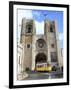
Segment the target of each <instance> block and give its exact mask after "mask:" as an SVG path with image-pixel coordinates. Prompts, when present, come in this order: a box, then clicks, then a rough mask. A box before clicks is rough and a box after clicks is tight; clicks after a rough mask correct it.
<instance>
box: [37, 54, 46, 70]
mask: <svg viewBox="0 0 71 90" xmlns="http://www.w3.org/2000/svg"><path fill="white" fill-rule="evenodd" d="M42 63H47V56H46V55H45V54H44V53H38V54H37V55H36V59H35V69H36V66H37V64H42Z"/></svg>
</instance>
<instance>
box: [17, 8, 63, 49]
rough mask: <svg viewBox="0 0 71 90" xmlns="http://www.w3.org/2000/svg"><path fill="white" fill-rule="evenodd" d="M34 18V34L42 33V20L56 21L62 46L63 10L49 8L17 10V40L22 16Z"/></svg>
mask: <svg viewBox="0 0 71 90" xmlns="http://www.w3.org/2000/svg"><path fill="white" fill-rule="evenodd" d="M24 17H25V18H27V19H34V20H35V24H36V34H44V20H45V19H48V20H50V21H53V20H56V21H57V28H58V33H59V40H60V47H61V48H63V11H51V10H24V9H19V10H18V41H19V40H20V33H21V21H22V18H24Z"/></svg>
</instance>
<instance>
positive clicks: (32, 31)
mask: <svg viewBox="0 0 71 90" xmlns="http://www.w3.org/2000/svg"><path fill="white" fill-rule="evenodd" d="M20 44H21V45H22V48H23V54H22V59H21V62H22V63H21V68H22V70H26V69H27V68H28V69H29V70H36V65H37V64H38V63H50V64H51V65H52V66H53V65H56V64H57V65H59V67H61V66H62V65H63V61H62V55H61V48H60V45H59V38H58V31H57V22H56V21H48V20H44V34H38V35H37V34H36V25H35V20H33V19H26V18H23V19H22V25H21V36H20Z"/></svg>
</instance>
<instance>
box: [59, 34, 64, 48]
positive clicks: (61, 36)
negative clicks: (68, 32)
mask: <svg viewBox="0 0 71 90" xmlns="http://www.w3.org/2000/svg"><path fill="white" fill-rule="evenodd" d="M63 39H64V35H63V33H59V41H60V47H61V48H63Z"/></svg>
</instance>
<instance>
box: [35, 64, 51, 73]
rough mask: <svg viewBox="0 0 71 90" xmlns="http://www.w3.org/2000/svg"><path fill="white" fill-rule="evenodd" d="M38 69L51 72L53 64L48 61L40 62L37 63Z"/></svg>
mask: <svg viewBox="0 0 71 90" xmlns="http://www.w3.org/2000/svg"><path fill="white" fill-rule="evenodd" d="M36 71H43V72H45V71H48V72H51V71H52V66H51V65H50V64H47V63H38V64H36Z"/></svg>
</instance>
